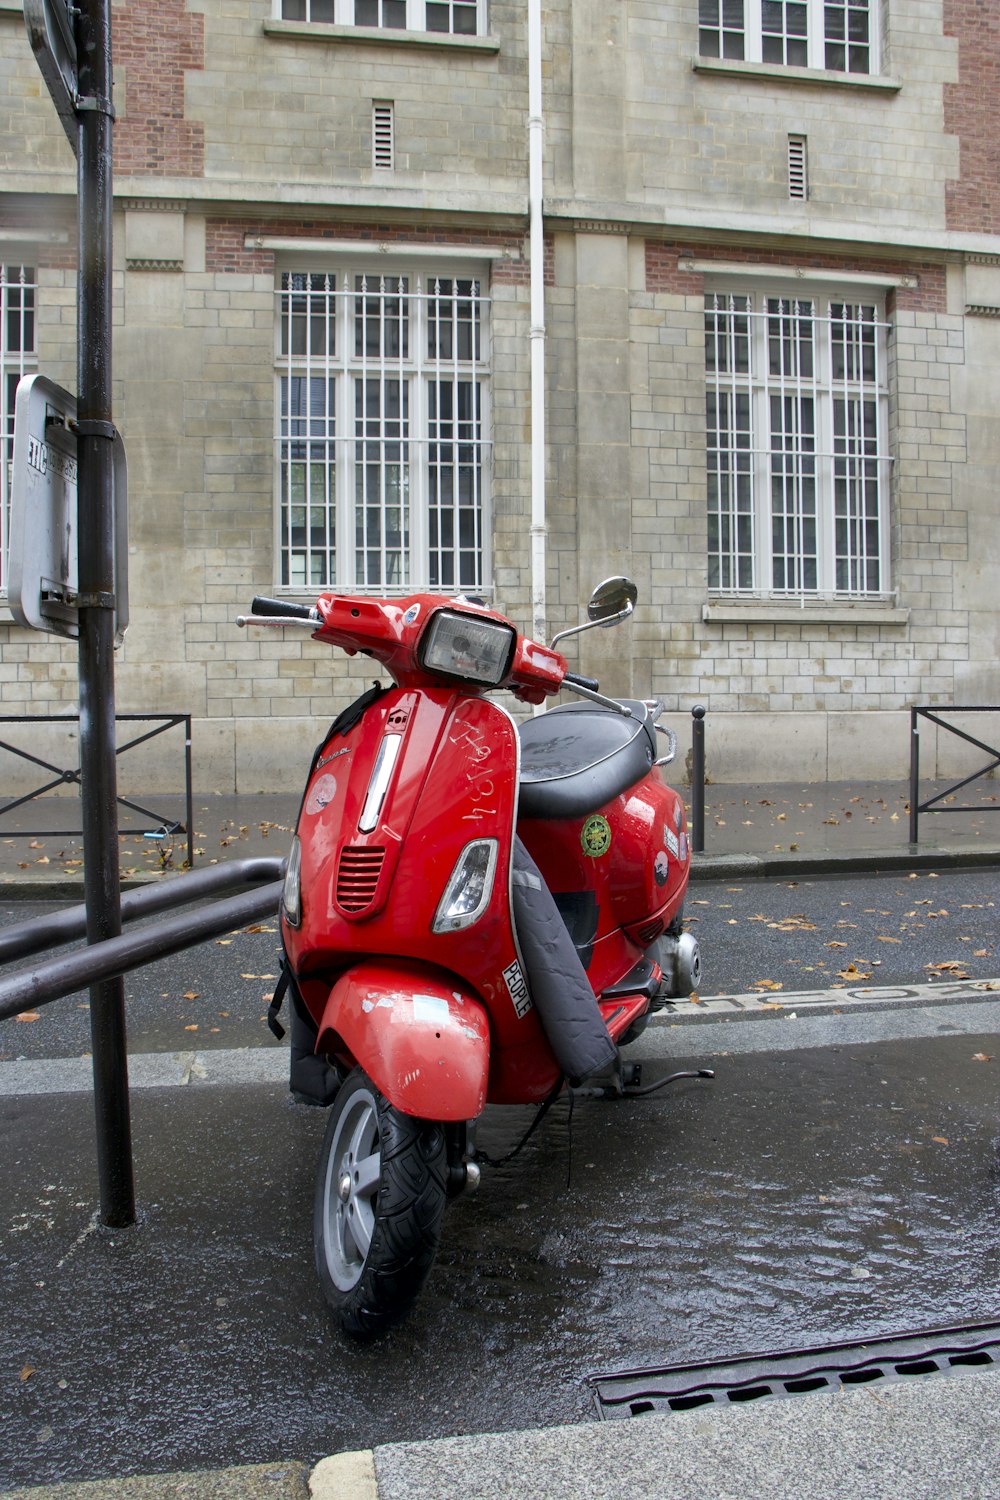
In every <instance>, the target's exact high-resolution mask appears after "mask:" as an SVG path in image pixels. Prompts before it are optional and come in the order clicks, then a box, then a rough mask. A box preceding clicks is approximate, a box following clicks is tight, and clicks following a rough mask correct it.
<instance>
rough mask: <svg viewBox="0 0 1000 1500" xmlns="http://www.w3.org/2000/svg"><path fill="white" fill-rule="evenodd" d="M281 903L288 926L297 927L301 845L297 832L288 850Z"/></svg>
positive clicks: (298, 919) (299, 901) (300, 905)
mask: <svg viewBox="0 0 1000 1500" xmlns="http://www.w3.org/2000/svg"><path fill="white" fill-rule="evenodd" d="M281 905H282V907H283V908H284V912H285V921H286V922H287V923H288V925H289V927H298V925H299V923H300V922H301V921H302V845H301V843H300V842H299V836H298V834H296V835H295V837H294V838H293V839H292V847H291V849H290V850H289V851H288V867H287V869H286V870H285V884H284V888H283V890H282V892H281Z"/></svg>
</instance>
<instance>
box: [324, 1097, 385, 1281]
mask: <svg viewBox="0 0 1000 1500" xmlns="http://www.w3.org/2000/svg"><path fill="white" fill-rule="evenodd" d="M381 1170H382V1151H381V1147H380V1143H379V1123H378V1104H377V1101H376V1099H375V1095H374V1094H373V1093H372V1092H371V1091H370V1090H369V1089H358V1090H357V1092H356V1093H355V1094H353V1095H352V1097H351V1099H350V1100H349V1101H348V1103H347V1106H346V1108H345V1109H344V1110H343V1112H342V1113H341V1115H340V1118H339V1119H338V1121H337V1125H336V1129H335V1131H334V1137H333V1141H332V1143H331V1146H330V1152H329V1155H328V1157H327V1162H326V1176H325V1179H324V1183H323V1249H324V1253H325V1256H326V1265H327V1270H328V1271H329V1273H330V1277H331V1279H332V1281H333V1284H334V1286H336V1287H337V1288H338V1290H339V1291H342V1292H349V1291H351V1289H352V1288H353V1287H355V1286H356V1285H357V1283H358V1282H359V1281H360V1279H361V1274H362V1272H363V1271H364V1268H365V1261H366V1260H367V1258H368V1251H369V1250H370V1248H371V1242H372V1235H373V1234H374V1232H375V1204H376V1200H377V1198H378V1188H379V1180H380V1177H381Z"/></svg>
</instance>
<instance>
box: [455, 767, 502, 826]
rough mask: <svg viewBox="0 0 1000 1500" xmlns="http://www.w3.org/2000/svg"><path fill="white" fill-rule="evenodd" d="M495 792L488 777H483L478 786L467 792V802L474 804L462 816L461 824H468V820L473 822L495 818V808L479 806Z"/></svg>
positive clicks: (494, 787)
mask: <svg viewBox="0 0 1000 1500" xmlns="http://www.w3.org/2000/svg"><path fill="white" fill-rule="evenodd" d="M495 792H496V786H495V785H494V783H493V782H492V781H491V780H490V778H489V777H488V776H486V777H484V778H483V780H482V781H480V782H479V784H478V785H474V786H473V787H472V790H471V791H470V792H469V801H470V802H472V803H474V804H475V806H473V807H471V808H470V809H469V811H468V812H467V813H463V814H462V822H463V823H468V821H469V819H470V818H471V819H473V820H478V819H479V818H493V817H496V813H497V809H496V808H495V807H483V806H481V804H482V803H483V802H484V801H486V799H487V798H490V797H492V796H493V795H494V793H495Z"/></svg>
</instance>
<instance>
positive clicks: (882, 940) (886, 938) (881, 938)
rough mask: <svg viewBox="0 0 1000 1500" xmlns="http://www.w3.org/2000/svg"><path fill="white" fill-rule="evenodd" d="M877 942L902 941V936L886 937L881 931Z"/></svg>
mask: <svg viewBox="0 0 1000 1500" xmlns="http://www.w3.org/2000/svg"><path fill="white" fill-rule="evenodd" d="M875 941H876V943H901V942H902V941H903V939H902V938H894V937H885V936H884V935H883V934H882V933H881V932H880V933H878V935H877V936H876V938H875Z"/></svg>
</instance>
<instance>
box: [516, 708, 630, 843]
mask: <svg viewBox="0 0 1000 1500" xmlns="http://www.w3.org/2000/svg"><path fill="white" fill-rule="evenodd" d="M627 706H628V707H629V708H630V709H631V710H632V713H633V717H632V718H629V719H625V718H623V717H622V716H621V714H616V713H615V712H614V711H613V710H612V709H608V708H601V706H600V705H599V704H596V703H567V704H563V705H560V707H559V708H553V709H550V710H549V712H548V713H544V714H539V715H538V716H537V717H536V718H534V719H528V720H526V721H525V723H523V724H522V725H521V726H520V730H519V733H520V736H521V799H520V816H521V817H523V818H584V817H586V816H587V814H588V813H592V812H595V811H596V810H597V808H599V807H603V806H604V805H605V803H607V802H610V801H611V800H612V798H614V797H617V796H619V795H620V793H622V792H624V791H626V790H627V788H628V787H630V786H633V785H634V784H635V783H636V782H637V781H640V780H641V779H642V777H643V776H645V774H646V772H647V771H648V770H649V768H650V766H651V765H652V764H653V761H654V760H655V758H656V728H655V725H654V724H653V722H652V720H651V718H650V715H649V712H648V710H647V709H646V706H645V704H644V703H636V702H632V701H631V700H630V701H629V702H628V704H627Z"/></svg>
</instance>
